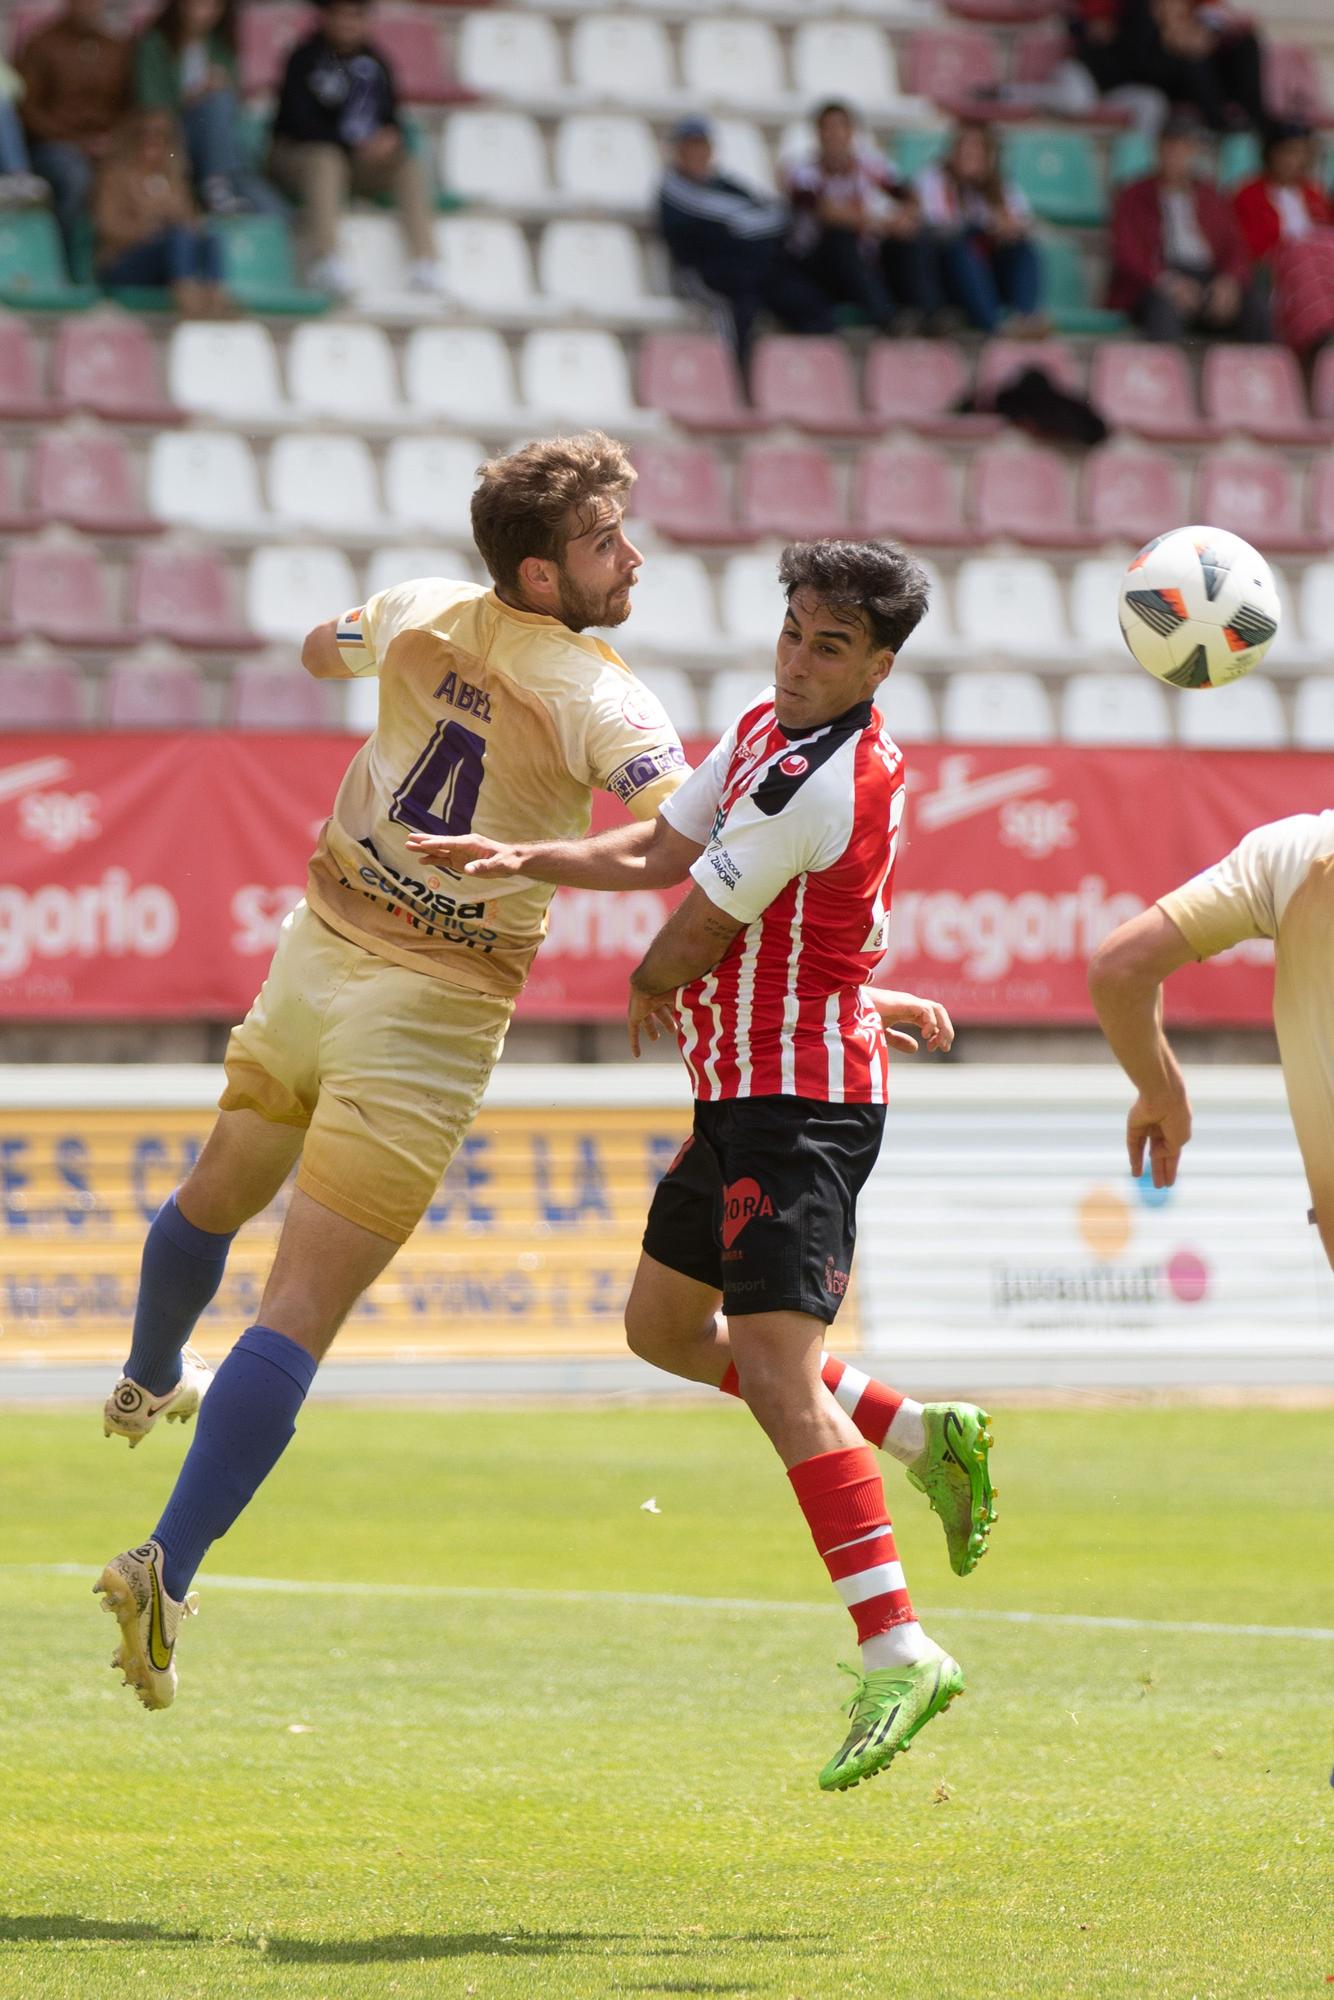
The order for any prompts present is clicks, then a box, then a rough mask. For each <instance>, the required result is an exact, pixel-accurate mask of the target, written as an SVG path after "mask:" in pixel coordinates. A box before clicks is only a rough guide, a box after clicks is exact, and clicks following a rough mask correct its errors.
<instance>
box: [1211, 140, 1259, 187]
mask: <svg viewBox="0 0 1334 2000" xmlns="http://www.w3.org/2000/svg"><path fill="white" fill-rule="evenodd" d="M1260 164H1261V162H1260V141H1259V138H1258V137H1257V135H1256V134H1255V133H1254V132H1228V133H1227V134H1226V135H1225V136H1224V137H1223V138H1222V139H1221V140H1220V141H1219V146H1218V185H1219V186H1220V187H1224V188H1234V187H1240V186H1241V183H1242V182H1243V181H1249V180H1254V178H1255V176H1256V175H1257V174H1258V173H1259V171H1260Z"/></svg>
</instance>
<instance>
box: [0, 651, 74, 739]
mask: <svg viewBox="0 0 1334 2000" xmlns="http://www.w3.org/2000/svg"><path fill="white" fill-rule="evenodd" d="M83 718H84V709H83V684H82V682H81V680H80V678H79V669H78V668H77V667H76V666H75V664H74V662H73V661H72V660H61V659H52V658H50V657H46V658H41V659H37V658H34V659H23V658H21V657H20V658H16V659H7V660H0V729H79V728H82V726H83Z"/></svg>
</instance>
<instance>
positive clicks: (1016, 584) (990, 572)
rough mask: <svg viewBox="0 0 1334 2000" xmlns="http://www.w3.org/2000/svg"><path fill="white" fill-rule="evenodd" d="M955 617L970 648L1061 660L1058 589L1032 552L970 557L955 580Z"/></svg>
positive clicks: (1065, 646) (1063, 643)
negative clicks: (1026, 554)
mask: <svg viewBox="0 0 1334 2000" xmlns="http://www.w3.org/2000/svg"><path fill="white" fill-rule="evenodd" d="M954 616H955V621H956V623H957V625H958V628H959V633H960V636H961V638H962V639H963V641H964V644H965V645H966V646H967V648H968V650H969V651H970V652H974V653H1016V654H1019V655H1020V656H1021V657H1022V656H1028V657H1037V658H1039V659H1064V658H1066V657H1067V656H1068V654H1069V652H1070V640H1069V637H1068V635H1067V633H1066V629H1065V616H1064V613H1063V611H1062V608H1061V593H1060V588H1059V586H1058V584H1057V582H1056V578H1055V576H1054V575H1053V573H1052V571H1051V569H1050V568H1049V566H1048V565H1047V564H1046V563H1045V562H1043V561H1042V560H1041V559H1040V558H1039V557H1037V556H995V557H989V556H970V557H969V558H968V559H967V560H966V561H965V562H962V563H960V565H959V573H958V575H957V577H956V578H955V580H954Z"/></svg>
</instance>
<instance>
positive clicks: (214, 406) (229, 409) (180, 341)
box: [167, 321, 287, 425]
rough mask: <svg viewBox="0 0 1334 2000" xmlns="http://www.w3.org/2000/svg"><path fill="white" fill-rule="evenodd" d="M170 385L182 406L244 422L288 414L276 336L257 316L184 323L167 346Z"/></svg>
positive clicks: (276, 420) (275, 420) (265, 420)
mask: <svg viewBox="0 0 1334 2000" xmlns="http://www.w3.org/2000/svg"><path fill="white" fill-rule="evenodd" d="M167 387H168V393H169V394H170V396H171V399H172V401H173V402H174V403H176V404H178V405H179V406H180V407H181V408H182V409H185V410H190V411H193V412H195V413H197V414H201V415H204V416H210V417H222V418H224V419H226V420H228V421H230V422H233V423H237V424H241V425H246V424H252V423H262V424H273V423H280V422H281V421H282V419H283V418H284V416H285V415H286V414H287V412H286V409H285V407H284V403H283V392H282V386H281V383H280V381H279V377H278V356H277V353H276V351H275V349H274V345H273V336H272V334H271V333H269V331H268V329H267V328H266V327H262V326H259V325H256V324H255V323H254V322H253V321H250V322H246V323H242V324H238V325H235V326H210V325H206V324H203V323H193V324H189V325H186V326H178V327H177V328H176V330H175V332H174V333H173V334H172V336H171V344H170V347H169V348H168V352H167Z"/></svg>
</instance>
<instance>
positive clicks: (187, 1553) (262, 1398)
mask: <svg viewBox="0 0 1334 2000" xmlns="http://www.w3.org/2000/svg"><path fill="white" fill-rule="evenodd" d="M317 1365H318V1364H317V1363H316V1361H315V1358H314V1356H313V1355H311V1354H307V1352H306V1350H305V1348H304V1347H298V1346H297V1344H296V1342H295V1341H294V1340H289V1339H288V1338H287V1335H286V1334H285V1333H275V1332H274V1331H273V1329H272V1328H271V1327H267V1326H251V1327H247V1328H246V1331H245V1332H244V1333H243V1334H242V1335H241V1338H240V1339H239V1340H238V1341H237V1343H236V1345H235V1347H234V1348H233V1349H232V1351H231V1353H230V1354H229V1355H228V1356H227V1359H226V1360H225V1361H224V1362H223V1364H222V1366H221V1367H220V1368H219V1370H218V1372H217V1374H216V1375H215V1376H214V1378H213V1381H212V1383H211V1385H210V1387H209V1390H208V1393H207V1395H206V1396H205V1397H204V1400H203V1402H202V1403H201V1404H200V1405H199V1415H198V1417H197V1418H196V1419H195V1438H194V1443H193V1444H192V1445H191V1446H190V1450H189V1452H188V1453H187V1455H186V1459H185V1463H184V1465H182V1467H181V1470H180V1476H179V1478H178V1479H177V1481H176V1486H175V1490H174V1491H173V1493H172V1496H171V1498H170V1500H169V1501H168V1502H167V1510H166V1512H165V1513H164V1514H163V1516H162V1519H161V1520H160V1521H159V1522H158V1524H157V1526H156V1528H154V1530H153V1539H154V1541H156V1542H160V1543H161V1544H162V1551H163V1557H164V1561H163V1568H162V1577H163V1582H164V1583H165V1585H166V1589H167V1595H168V1596H169V1597H174V1598H176V1599H177V1600H178V1601H179V1600H180V1599H181V1598H182V1597H184V1595H185V1593H186V1591H187V1590H188V1589H189V1588H190V1583H191V1580H192V1579H193V1577H194V1573H195V1571H196V1570H197V1569H198V1568H199V1565H200V1563H201V1562H202V1561H203V1560H204V1555H205V1552H206V1551H207V1549H208V1546H209V1544H210V1542H216V1541H217V1539H218V1537H219V1535H225V1534H226V1532H227V1530H228V1528H230V1527H231V1525H232V1522H233V1521H234V1520H235V1519H236V1517H237V1515H238V1514H240V1513H241V1512H242V1511H243V1509H244V1508H246V1507H247V1506H248V1505H249V1504H250V1501H251V1500H252V1499H253V1497H254V1495H255V1493H256V1492H257V1491H258V1490H259V1488H260V1486H261V1485H262V1484H263V1482H264V1481H265V1480H266V1479H267V1478H268V1476H269V1474H270V1473H271V1472H272V1470H273V1468H274V1466H275V1465H276V1464H277V1463H278V1460H279V1459H280V1458H281V1457H282V1455H283V1453H284V1451H285V1450H286V1449H287V1446H288V1444H289V1442H290V1440H291V1437H292V1434H293V1432H294V1431H295V1429H296V1419H297V1412H298V1411H299V1410H300V1408H301V1405H302V1404H303V1403H304V1402H305V1400H306V1391H307V1390H308V1389H309V1387H310V1385H311V1383H312V1382H313V1381H314V1379H315V1369H316V1367H317Z"/></svg>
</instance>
